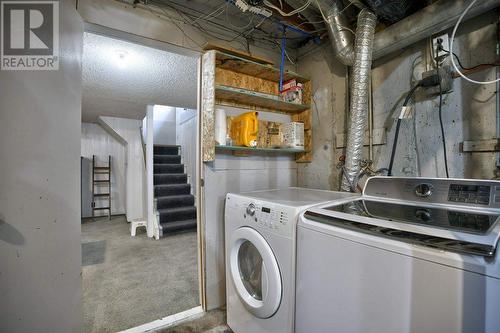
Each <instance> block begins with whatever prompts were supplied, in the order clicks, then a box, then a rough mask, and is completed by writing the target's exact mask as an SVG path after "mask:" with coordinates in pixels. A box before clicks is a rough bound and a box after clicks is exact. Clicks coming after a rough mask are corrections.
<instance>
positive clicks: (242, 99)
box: [215, 85, 310, 113]
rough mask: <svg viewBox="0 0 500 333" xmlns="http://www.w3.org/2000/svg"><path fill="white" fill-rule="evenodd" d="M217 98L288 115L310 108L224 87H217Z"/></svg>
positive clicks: (248, 91)
mask: <svg viewBox="0 0 500 333" xmlns="http://www.w3.org/2000/svg"><path fill="white" fill-rule="evenodd" d="M215 98H216V99H221V100H228V101H232V102H237V103H241V104H246V105H252V106H256V107H262V108H265V109H267V110H276V111H280V112H287V113H297V112H301V111H305V110H307V109H309V108H310V106H309V105H303V104H296V103H289V102H285V101H282V100H280V99H278V98H279V96H276V97H275V96H273V95H268V94H262V93H256V92H254V91H250V90H246V89H241V88H234V87H229V86H223V85H217V86H215Z"/></svg>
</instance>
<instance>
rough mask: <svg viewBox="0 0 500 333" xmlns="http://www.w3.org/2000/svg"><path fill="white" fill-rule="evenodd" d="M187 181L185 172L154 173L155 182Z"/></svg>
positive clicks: (182, 182) (177, 182)
mask: <svg viewBox="0 0 500 333" xmlns="http://www.w3.org/2000/svg"><path fill="white" fill-rule="evenodd" d="M186 182H187V175H186V174H185V173H160V174H156V175H154V184H155V185H162V184H184V183H186Z"/></svg>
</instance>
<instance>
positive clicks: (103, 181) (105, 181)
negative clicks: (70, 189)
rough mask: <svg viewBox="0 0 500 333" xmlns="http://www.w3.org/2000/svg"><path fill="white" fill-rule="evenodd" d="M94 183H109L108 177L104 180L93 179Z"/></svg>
mask: <svg viewBox="0 0 500 333" xmlns="http://www.w3.org/2000/svg"><path fill="white" fill-rule="evenodd" d="M94 183H109V179H105V180H94Z"/></svg>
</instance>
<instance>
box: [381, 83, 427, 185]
mask: <svg viewBox="0 0 500 333" xmlns="http://www.w3.org/2000/svg"><path fill="white" fill-rule="evenodd" d="M421 85H422V82H421V81H420V82H418V83H417V84H416V85H415V86H413V88H411V89H410V91H409V92H408V94H407V95H406V98H405V101H404V103H403V107H406V106H407V105H408V103H409V102H410V99H411V97H412V96H413V94H414V93H415V91H416V90H417V89H418V87H420V86H421ZM401 119H403V112H401V113H400V115H399V117H398V122H397V123H396V133H395V134H394V140H393V142H392V151H391V160H390V162H389V168H388V172H387V175H388V176H392V167H393V165H394V157H395V156H396V149H397V147H398V138H399V129H400V127H401Z"/></svg>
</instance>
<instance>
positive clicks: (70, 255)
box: [0, 1, 83, 333]
mask: <svg viewBox="0 0 500 333" xmlns="http://www.w3.org/2000/svg"><path fill="white" fill-rule="evenodd" d="M74 8H75V7H74V2H73V1H61V2H60V19H61V20H60V24H61V26H60V51H61V52H60V55H61V56H60V69H59V70H58V71H0V155H1V156H2V161H1V162H0V184H1V185H0V286H1V287H0V309H1V311H0V332H9V333H17V332H19V333H24V332H53V333H69V332H75V333H79V332H81V330H82V305H81V297H82V291H81V276H80V273H81V245H80V133H81V128H80V126H81V93H82V82H81V53H82V36H83V25H82V22H81V20H80V17H79V16H78V14H77V13H76V11H75V9H74Z"/></svg>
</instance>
